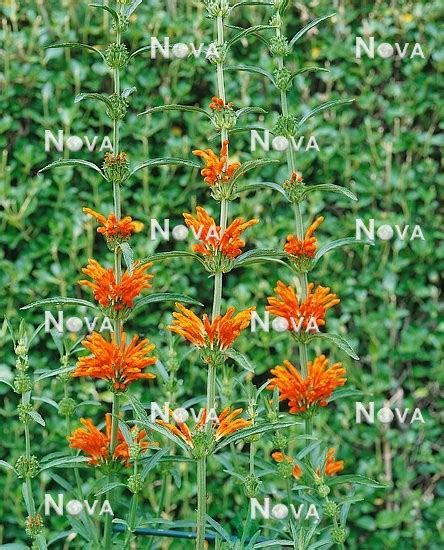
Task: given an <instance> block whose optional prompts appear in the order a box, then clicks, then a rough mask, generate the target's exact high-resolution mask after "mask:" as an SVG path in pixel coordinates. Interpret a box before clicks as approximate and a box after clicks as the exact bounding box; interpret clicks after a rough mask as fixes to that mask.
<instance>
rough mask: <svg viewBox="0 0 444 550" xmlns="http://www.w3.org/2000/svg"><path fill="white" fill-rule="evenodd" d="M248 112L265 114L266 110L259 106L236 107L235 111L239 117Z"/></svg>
mask: <svg viewBox="0 0 444 550" xmlns="http://www.w3.org/2000/svg"><path fill="white" fill-rule="evenodd" d="M250 113H255V114H259V115H265V114H267V111H265V110H264V109H262V108H261V107H243V108H242V109H238V110H237V111H236V117H237V118H239V117H241V116H244V115H248V114H250Z"/></svg>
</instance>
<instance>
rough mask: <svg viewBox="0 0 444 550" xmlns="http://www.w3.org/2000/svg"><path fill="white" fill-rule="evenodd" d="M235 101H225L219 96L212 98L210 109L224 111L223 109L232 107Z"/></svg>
mask: <svg viewBox="0 0 444 550" xmlns="http://www.w3.org/2000/svg"><path fill="white" fill-rule="evenodd" d="M232 106H233V103H231V102H230V103H225V102H224V100H223V99H221V98H220V97H217V96H213V97H212V98H211V103H210V109H211V110H212V111H222V109H230V107H232Z"/></svg>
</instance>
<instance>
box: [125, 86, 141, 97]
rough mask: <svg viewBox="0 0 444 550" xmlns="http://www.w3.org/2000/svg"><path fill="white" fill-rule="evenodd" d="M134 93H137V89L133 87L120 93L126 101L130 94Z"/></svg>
mask: <svg viewBox="0 0 444 550" xmlns="http://www.w3.org/2000/svg"><path fill="white" fill-rule="evenodd" d="M134 92H137V88H136V87H135V86H131V88H125V90H123V92H122V97H123V98H125V99H128V98H129V96H130V95H131V94H133V93H134Z"/></svg>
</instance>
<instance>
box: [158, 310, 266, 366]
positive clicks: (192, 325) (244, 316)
mask: <svg viewBox="0 0 444 550" xmlns="http://www.w3.org/2000/svg"><path fill="white" fill-rule="evenodd" d="M176 307H177V309H178V310H179V312H176V311H175V312H174V313H173V317H174V321H173V324H172V325H170V326H168V327H167V328H168V329H169V330H171V332H175V333H176V334H180V335H181V336H183V337H184V338H185V339H186V340H188V341H189V342H191V343H192V344H193V345H194V346H196V348H198V349H200V350H201V356H202V359H203V361H204V362H205V363H213V364H219V363H220V362H223V360H224V358H225V352H226V350H227V349H228V348H230V347H231V345H232V344H233V342H234V341H235V340H236V338H238V336H239V335H240V333H241V332H242V330H244V329H245V328H247V327H248V325H249V324H250V320H251V312H252V311H254V310H255V309H256V308H255V307H251V308H249V309H246V310H244V311H240V312H239V313H237V314H236V315H235V316H234V317H233V314H234V311H235V309H234V307H230V308H228V310H227V312H226V313H225V315H218V316H217V317H216V318H215V319H213V321H210V320H209V318H208V315H207V314H205V315H204V316H203V317H202V319H199V317H198V316H197V315H196V314H195V313H193V312H192V311H191V310H189V309H187V308H186V307H184V306H183V305H182V304H179V303H176Z"/></svg>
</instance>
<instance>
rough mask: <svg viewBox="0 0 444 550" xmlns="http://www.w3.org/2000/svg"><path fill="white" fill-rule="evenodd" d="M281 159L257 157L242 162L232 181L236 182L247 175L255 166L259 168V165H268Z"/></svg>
mask: <svg viewBox="0 0 444 550" xmlns="http://www.w3.org/2000/svg"><path fill="white" fill-rule="evenodd" d="M279 162H280V161H279V160H277V159H257V160H248V161H247V162H244V163H243V164H241V166H240V168H238V169H237V170H236V171H235V172H234V174H233V175H232V177H231V183H234V182H236V181H237V180H238V179H239V178H240V177H241V176H243V175H245V174H246V173H247V172H249V171H250V170H254V168H259V166H266V165H267V164H277V163H279Z"/></svg>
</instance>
